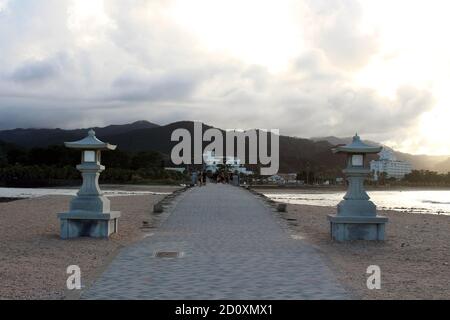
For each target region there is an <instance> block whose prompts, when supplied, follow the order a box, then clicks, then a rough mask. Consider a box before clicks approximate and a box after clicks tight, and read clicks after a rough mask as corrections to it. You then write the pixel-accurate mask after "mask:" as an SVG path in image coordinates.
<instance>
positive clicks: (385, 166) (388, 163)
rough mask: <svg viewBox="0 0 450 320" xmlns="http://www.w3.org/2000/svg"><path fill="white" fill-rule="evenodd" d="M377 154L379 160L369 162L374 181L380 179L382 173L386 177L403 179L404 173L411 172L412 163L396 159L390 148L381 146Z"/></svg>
mask: <svg viewBox="0 0 450 320" xmlns="http://www.w3.org/2000/svg"><path fill="white" fill-rule="evenodd" d="M378 155H379V157H380V158H379V160H372V161H371V162H370V170H371V171H372V172H373V177H374V180H375V181H378V180H379V179H380V175H381V174H382V173H385V174H386V178H388V179H389V178H395V179H403V178H404V177H405V175H407V174H409V173H411V172H412V165H411V164H410V163H409V162H406V161H400V160H397V159H396V157H395V155H394V152H393V151H392V150H390V149H388V148H383V150H381V152H380V153H379V154H378Z"/></svg>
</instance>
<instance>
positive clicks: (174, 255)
mask: <svg viewBox="0 0 450 320" xmlns="http://www.w3.org/2000/svg"><path fill="white" fill-rule="evenodd" d="M179 256H180V253H179V252H176V251H159V252H157V253H156V254H155V257H157V258H178V257H179Z"/></svg>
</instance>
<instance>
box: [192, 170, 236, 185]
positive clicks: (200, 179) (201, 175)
mask: <svg viewBox="0 0 450 320" xmlns="http://www.w3.org/2000/svg"><path fill="white" fill-rule="evenodd" d="M233 179H237V184H239V176H233V174H232V173H228V174H225V173H223V172H218V173H216V174H214V175H212V176H211V177H209V176H208V173H207V172H206V171H192V172H191V185H192V186H199V187H203V186H205V185H206V182H207V181H212V182H216V183H224V184H228V183H231V182H232V181H233Z"/></svg>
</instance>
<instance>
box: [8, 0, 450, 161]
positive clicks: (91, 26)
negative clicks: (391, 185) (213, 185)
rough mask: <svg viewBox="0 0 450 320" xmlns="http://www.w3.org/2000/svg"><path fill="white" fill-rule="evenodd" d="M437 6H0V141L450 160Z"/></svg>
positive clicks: (47, 0) (332, 0) (155, 0)
mask: <svg viewBox="0 0 450 320" xmlns="http://www.w3.org/2000/svg"><path fill="white" fill-rule="evenodd" d="M449 9H450V3H449V2H448V1H442V0H435V1H433V0H423V1H414V0H405V1H401V0H377V1H374V0H295V1H294V0H285V1H283V0H273V1H265V0H226V1H225V0H189V1H186V0H172V1H171V0H168V1H162V0H39V1H37V0H0V61H1V63H0V129H9V128H15V127H62V128H76V127H88V126H94V125H99V126H101V125H107V124H112V123H115V124H121V123H128V122H131V121H134V120H142V119H145V120H149V121H152V122H155V123H159V124H167V123H169V122H173V121H178V120H201V121H203V122H206V123H208V124H211V125H215V126H219V127H222V128H253V127H257V128H274V129H275V128H279V129H280V130H281V133H282V134H286V135H295V136H300V137H314V136H325V135H336V136H349V135H352V134H354V133H355V132H356V131H357V132H359V133H360V134H361V135H363V137H364V138H370V139H374V140H377V141H381V142H385V143H387V144H389V145H390V146H392V147H395V148H397V149H399V150H402V151H406V152H411V153H428V154H450V139H449V137H450V42H449V41H448V34H447V33H448V30H450V19H448V17H447V15H448V12H449Z"/></svg>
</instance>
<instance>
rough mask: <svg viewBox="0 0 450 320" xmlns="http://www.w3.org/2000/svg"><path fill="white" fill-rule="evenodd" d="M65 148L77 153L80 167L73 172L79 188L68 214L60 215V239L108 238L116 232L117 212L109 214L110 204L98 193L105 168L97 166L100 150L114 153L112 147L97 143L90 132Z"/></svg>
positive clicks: (67, 144)
mask: <svg viewBox="0 0 450 320" xmlns="http://www.w3.org/2000/svg"><path fill="white" fill-rule="evenodd" d="M65 145H66V147H67V148H72V149H78V150H81V152H82V153H81V164H80V165H78V166H77V169H78V170H79V171H80V172H81V175H82V177H83V184H82V186H81V188H80V190H79V192H78V194H77V196H76V197H75V198H74V199H73V200H72V202H71V203H70V211H69V212H66V213H60V214H59V215H58V218H59V219H60V221H61V238H63V239H70V238H78V237H92V238H108V237H109V236H110V235H111V234H113V233H116V232H117V227H118V218H119V217H120V212H111V211H110V201H109V199H107V198H106V197H105V196H104V195H103V193H102V192H101V190H100V187H99V184H98V179H99V177H100V173H101V172H102V171H104V170H105V167H104V166H102V165H101V164H100V161H101V151H102V150H115V149H116V146H114V145H111V144H109V143H105V142H102V141H100V140H99V139H97V137H96V136H95V132H94V130H90V131H89V135H88V136H87V137H86V138H84V139H82V140H79V141H75V142H66V143H65Z"/></svg>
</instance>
